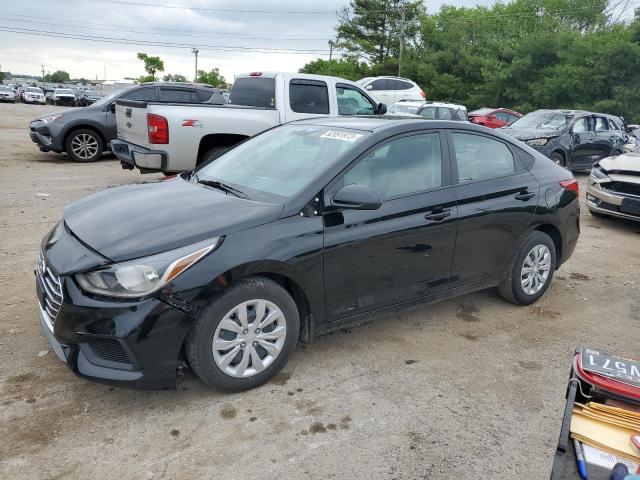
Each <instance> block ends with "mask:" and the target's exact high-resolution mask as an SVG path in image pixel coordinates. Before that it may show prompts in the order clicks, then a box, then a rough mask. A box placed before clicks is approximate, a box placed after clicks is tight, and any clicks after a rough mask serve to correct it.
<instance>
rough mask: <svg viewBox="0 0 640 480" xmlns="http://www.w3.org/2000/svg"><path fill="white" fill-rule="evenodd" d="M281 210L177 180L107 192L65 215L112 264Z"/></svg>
mask: <svg viewBox="0 0 640 480" xmlns="http://www.w3.org/2000/svg"><path fill="white" fill-rule="evenodd" d="M281 211H282V205H274V204H269V203H261V202H255V201H251V200H245V199H241V198H238V197H234V196H232V195H227V194H225V193H224V192H222V191H219V190H215V189H212V188H210V187H206V186H204V185H197V184H191V183H189V182H187V181H185V180H183V179H182V178H180V177H177V178H174V179H172V180H167V181H163V182H153V183H140V184H135V185H127V186H123V187H117V188H112V189H108V190H105V191H103V192H100V193H97V194H95V195H92V196H90V197H87V198H85V199H83V200H80V201H78V202H75V203H72V204H71V205H69V206H67V207H66V208H65V209H64V221H65V223H66V225H67V228H68V229H69V230H70V231H71V232H72V233H73V234H74V235H75V236H76V237H77V238H78V239H79V240H80V241H81V242H83V243H84V244H85V245H87V246H89V247H90V248H91V249H93V250H94V251H96V252H98V253H100V254H101V255H103V256H104V257H107V258H108V259H110V260H113V261H115V262H120V261H123V260H129V259H133V258H139V257H144V256H147V255H153V254H155V253H160V252H164V251H167V250H172V249H174V248H178V247H182V246H185V245H189V244H192V243H196V242H200V241H204V240H207V239H209V238H212V237H215V236H218V235H226V234H230V233H233V232H237V231H239V230H243V229H245V228H250V227H253V226H257V225H261V224H263V223H267V222H270V221H273V220H276V219H277V218H279V216H280V213H281Z"/></svg>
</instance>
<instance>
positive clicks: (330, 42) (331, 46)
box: [327, 40, 336, 76]
mask: <svg viewBox="0 0 640 480" xmlns="http://www.w3.org/2000/svg"><path fill="white" fill-rule="evenodd" d="M335 44H336V42H334V41H333V40H329V71H328V72H327V75H329V76H331V57H332V56H333V47H334V45H335Z"/></svg>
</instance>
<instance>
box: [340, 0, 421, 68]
mask: <svg viewBox="0 0 640 480" xmlns="http://www.w3.org/2000/svg"><path fill="white" fill-rule="evenodd" d="M423 11H424V4H423V1H422V0H351V2H350V4H349V6H348V7H344V8H343V9H342V10H340V11H339V12H338V26H337V27H336V34H337V40H338V42H337V45H338V48H341V49H343V50H346V51H347V52H348V53H349V54H350V55H351V56H356V57H362V58H364V59H365V60H367V61H369V62H372V63H383V62H385V61H386V60H387V59H388V58H390V57H397V56H398V54H399V52H400V38H401V36H402V38H404V43H405V45H406V46H409V45H411V44H413V43H414V42H415V40H416V35H417V33H418V31H419V26H420V23H419V18H420V14H421V13H422V12H423ZM403 18H404V21H403ZM403 25H404V32H403V31H402V30H403V28H402V27H403Z"/></svg>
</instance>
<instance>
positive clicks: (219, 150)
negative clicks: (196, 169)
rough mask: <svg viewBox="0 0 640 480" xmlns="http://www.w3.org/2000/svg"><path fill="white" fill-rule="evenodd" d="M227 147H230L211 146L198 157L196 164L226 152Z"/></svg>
mask: <svg viewBox="0 0 640 480" xmlns="http://www.w3.org/2000/svg"><path fill="white" fill-rule="evenodd" d="M229 148H231V147H222V146H220V147H213V148H212V149H210V150H208V151H207V152H206V153H205V154H204V155H203V156H202V158H201V159H200V161H199V162H198V165H202V164H203V163H207V162H208V161H210V160H213V159H215V158H218V157H219V156H220V155H222V154H223V153H224V152H226V151H227V150H229Z"/></svg>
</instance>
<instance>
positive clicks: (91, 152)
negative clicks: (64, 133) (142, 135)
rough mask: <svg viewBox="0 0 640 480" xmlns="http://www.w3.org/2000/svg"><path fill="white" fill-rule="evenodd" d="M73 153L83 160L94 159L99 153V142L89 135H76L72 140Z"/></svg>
mask: <svg viewBox="0 0 640 480" xmlns="http://www.w3.org/2000/svg"><path fill="white" fill-rule="evenodd" d="M71 151H73V153H74V154H75V155H77V156H78V157H79V158H82V159H83V160H88V159H90V158H93V157H95V156H96V153H98V140H97V139H96V137H94V136H93V135H90V134H88V133H81V134H79V135H76V136H75V137H73V139H72V140H71Z"/></svg>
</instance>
